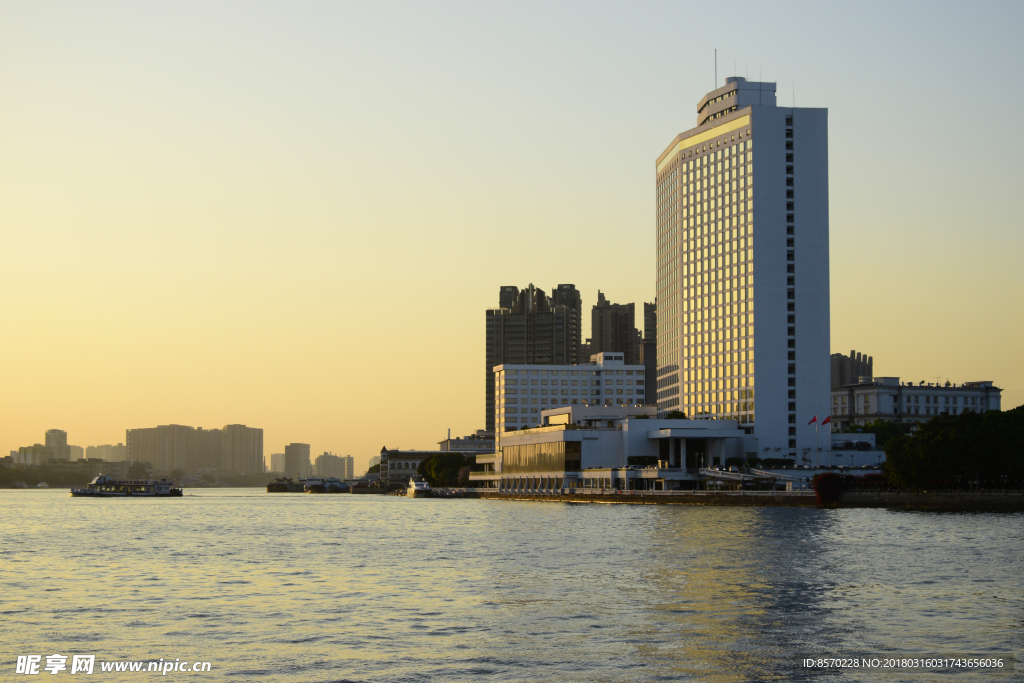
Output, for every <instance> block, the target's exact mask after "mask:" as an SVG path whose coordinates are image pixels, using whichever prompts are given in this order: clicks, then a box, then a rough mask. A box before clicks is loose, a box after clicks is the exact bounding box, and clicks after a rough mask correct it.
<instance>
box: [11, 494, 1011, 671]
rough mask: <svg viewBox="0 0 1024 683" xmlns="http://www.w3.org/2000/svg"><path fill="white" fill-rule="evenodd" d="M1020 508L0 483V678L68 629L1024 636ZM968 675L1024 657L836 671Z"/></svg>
mask: <svg viewBox="0 0 1024 683" xmlns="http://www.w3.org/2000/svg"><path fill="white" fill-rule="evenodd" d="M1022 522H1024V515H1020V514H948V513H947V514H941V513H915V512H890V511H885V510H816V509H803V508H728V507H690V506H661V505H587V504H562V503H530V502H509V501H487V500H446V499H415V500H413V499H407V498H396V497H390V496H352V495H328V496H311V495H301V494H267V493H265V492H263V491H262V490H256V489H207V490H195V491H192V492H186V496H185V497H184V498H179V499H163V500H144V499H133V500H98V499H88V498H85V499H83V498H70V497H69V496H68V493H67V491H66V490H65V491H60V490H50V491H32V490H30V491H17V490H0V651H2V652H0V680H12V679H20V678H22V677H21V676H15V674H14V672H15V660H16V658H17V656H18V655H23V654H40V655H44V656H45V655H49V654H54V653H60V654H64V655H72V654H95V655H96V657H97V660H98V661H107V660H120V659H123V660H149V659H157V658H161V657H162V658H164V659H165V661H173V660H175V659H178V658H180V659H182V660H187V661H193V660H201V661H209V662H211V664H212V669H211V671H210V672H209V673H204V674H185V673H181V672H171V673H168V674H167V677H169V679H183V678H185V679H188V678H192V679H202V680H206V681H214V680H217V681H220V680H233V681H266V682H268V683H269V682H272V681H273V682H277V681H360V682H362V681H366V682H369V681H588V682H589V681H658V680H662V681H677V680H694V681H758V680H817V679H819V678H821V677H822V676H823V675H825V674H822V673H820V672H819V673H814V672H809V671H805V670H802V669H801V668H800V667H799V666H798V665H797V663H796V657H797V656H799V655H814V656H858V657H862V656H879V655H885V654H895V653H901V654H902V653H908V654H915V655H919V656H946V655H949V654H957V655H967V654H970V655H985V654H996V653H999V654H1004V653H1018V654H1020V653H1024V647H1022V645H1024V523H1022ZM68 661H69V665H68V670H67V671H64V672H61V673H59V674H57V676H60V677H69V676H71V674H70V659H69V660H68ZM44 664H45V659H44ZM833 673H836V672H833ZM42 675H43V676H45V677H46V679H47V680H58V678H56V677H53V676H51V675H50V674H48V673H46V672H45V671H44V672H43V674H42ZM154 675H156V674H152V673H150V674H148V675H146V674H141V676H142V677H143V678H144V679H145V678H149V679H152V677H153V676H154ZM75 676H78V674H75ZM94 676H95V677H96V678H97V679H100V680H138V679H139V677H140V674H134V675H133V674H127V673H125V674H115V673H101V672H100V671H99V665H97V668H96V672H95V673H94ZM951 677H952V678H953V679H955V680H957V681H969V680H985V681H989V680H992V681H1010V680H1022V679H1024V666H1022V667H1021V668H1019V669H1018V670H1017V671H1014V672H1012V673H1009V672H1001V673H991V672H985V673H982V672H968V673H957V674H929V673H921V672H901V673H896V672H885V673H883V672H878V671H870V672H869V671H864V670H856V671H850V670H848V671H846V672H844V673H841V674H839V675H838V676H837V677H833V678H830V679H829V680H849V681H901V680H906V681H928V680H936V681H937V680H943V681H946V680H949V679H950V678H951ZM25 680H32V679H25ZM72 680H75V678H74V677H72ZM85 680H89V679H88V678H86V679H85Z"/></svg>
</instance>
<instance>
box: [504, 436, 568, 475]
mask: <svg viewBox="0 0 1024 683" xmlns="http://www.w3.org/2000/svg"><path fill="white" fill-rule="evenodd" d="M581 453H582V449H581V444H580V442H579V441H556V442H554V443H542V444H524V445H521V446H504V447H503V448H502V466H501V471H502V473H505V474H525V473H536V472H566V471H569V472H576V471H579V469H580V462H581V455H580V454H581Z"/></svg>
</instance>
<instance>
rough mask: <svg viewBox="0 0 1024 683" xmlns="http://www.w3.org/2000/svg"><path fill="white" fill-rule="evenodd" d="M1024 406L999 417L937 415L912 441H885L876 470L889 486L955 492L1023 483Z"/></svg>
mask: <svg viewBox="0 0 1024 683" xmlns="http://www.w3.org/2000/svg"><path fill="white" fill-rule="evenodd" d="M1022 443H1024V406H1019V407H1017V408H1014V409H1013V410H1008V411H1006V412H999V411H995V410H990V411H988V412H985V413H974V412H967V413H962V414H960V415H938V416H936V417H934V418H932V419H931V420H929V421H928V422H925V423H924V424H923V425H921V427H920V428H919V429H918V431H917V433H916V434H915V435H914V436H906V435H900V436H898V437H896V438H895V439H892V440H891V441H889V443H888V446H887V448H886V462H885V465H884V466H883V468H882V471H883V472H884V473H885V475H886V478H887V479H888V480H889V482H890V483H891V484H893V485H894V486H899V487H901V488H910V489H924V488H936V489H941V488H960V487H961V486H966V485H967V483H968V482H969V481H973V480H976V481H978V482H979V484H980V485H981V486H983V487H988V488H1003V487H1013V488H1017V487H1020V486H1021V485H1022V483H1024V449H1022V448H1021V444H1022Z"/></svg>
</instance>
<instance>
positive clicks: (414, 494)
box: [405, 477, 431, 498]
mask: <svg viewBox="0 0 1024 683" xmlns="http://www.w3.org/2000/svg"><path fill="white" fill-rule="evenodd" d="M430 493H431V492H430V484H428V483H427V482H425V481H423V480H422V479H417V478H416V477H412V478H411V479H409V487H408V488H407V489H405V495H407V496H409V497H410V498H427V497H428V496H430Z"/></svg>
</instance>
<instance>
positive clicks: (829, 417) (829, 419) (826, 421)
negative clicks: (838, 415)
mask: <svg viewBox="0 0 1024 683" xmlns="http://www.w3.org/2000/svg"><path fill="white" fill-rule="evenodd" d="M831 421H832V416H831V415H829V416H828V417H826V418H825V419H824V420H822V421H821V424H822V425H827V424H828V423H829V422H831Z"/></svg>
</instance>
